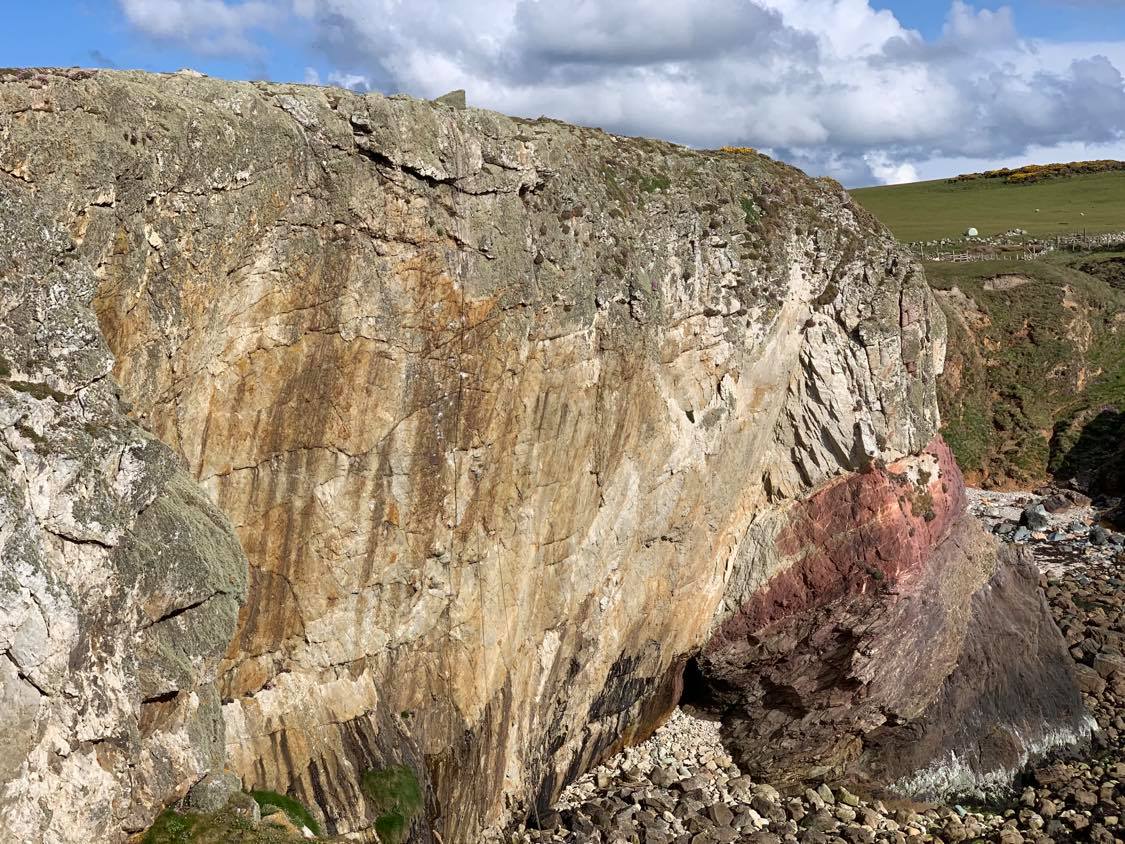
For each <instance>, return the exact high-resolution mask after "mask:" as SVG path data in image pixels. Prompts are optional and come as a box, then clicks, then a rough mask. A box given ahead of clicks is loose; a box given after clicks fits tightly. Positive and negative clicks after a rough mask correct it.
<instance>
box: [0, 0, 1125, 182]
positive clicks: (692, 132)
mask: <svg viewBox="0 0 1125 844" xmlns="http://www.w3.org/2000/svg"><path fill="white" fill-rule="evenodd" d="M0 3H2V6H0V8H2V9H3V15H4V22H5V26H4V27H3V29H2V30H0V51H2V52H0V66H29V65H83V66H105V67H120V68H139V69H144V70H153V71H171V70H176V69H178V68H181V67H193V68H195V69H198V70H201V71H203V72H205V73H208V74H211V75H214V76H222V77H226V78H231V79H272V80H277V81H296V82H320V83H323V84H338V85H345V86H347V87H352V88H355V89H357V90H376V91H384V92H388V93H391V92H400V91H401V92H405V93H409V94H413V95H416V96H425V97H432V96H436V95H439V94H441V93H443V92H444V91H446V90H449V89H452V88H456V87H464V88H466V89H467V90H468V92H469V100H470V104H471V105H479V106H481V107H487V108H495V109H498V110H501V111H506V112H508V113H514V114H521V115H528V116H536V115H539V114H548V115H551V116H556V117H560V118H563V119H567V120H571V121H574V122H578V123H583V124H587V125H596V126H601V127H603V128H605V129H607V130H611V131H619V132H622V133H626V134H644V135H653V136H659V137H664V138H668V139H671V140H675V141H679V142H682V143H687V144H692V145H696V146H717V145H721V144H728V143H729V144H736V145H749V146H756V147H759V148H761V149H764V150H767V151H769V152H771V153H773V154H774V155H776V156H778V157H780V158H783V159H786V160H789V161H792V162H794V163H796V164H797V165H799V166H802V167H804V168H805V169H807V170H810V171H811V172H814V173H818V174H820V173H825V174H830V175H834V176H836V177H837V178H840V179H841V180H842V181H844V182H845V183H846V184H849V185H852V186H855V185H860V184H872V183H877V182H888V181H903V180H913V179H918V178H939V177H943V176H946V175H950V174H953V173H956V172H963V171H965V170H970V169H979V168H981V167H988V166H999V165H1012V164H1018V163H1024V162H1026V161H1029V160H1035V161H1046V160H1048V159H1049V160H1061V159H1066V160H1070V159H1075V158H1086V157H1116V158H1125V83H1123V78H1122V73H1123V72H1125V0H1015V2H1010V3H1007V4H1003V3H994V2H975V3H974V2H968V0H948V1H947V2H898V0H597V2H595V0H51V1H50V2H40V3H28V2H24V0H0Z"/></svg>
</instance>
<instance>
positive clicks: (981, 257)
mask: <svg viewBox="0 0 1125 844" xmlns="http://www.w3.org/2000/svg"><path fill="white" fill-rule="evenodd" d="M1049 251H1051V250H1049V249H1044V250H1043V251H1041V252H952V253H940V252H939V253H936V254H927V253H926V252H925V251H923V252H922V253H921V255H922V257H923V258H925V259H926V260H927V261H945V262H947V263H951V264H969V263H972V262H973V261H1037V260H1038V259H1040V258H1042V257H1043V256H1044V255H1046V254H1047V253H1048V252H1049Z"/></svg>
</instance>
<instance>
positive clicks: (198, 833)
mask: <svg viewBox="0 0 1125 844" xmlns="http://www.w3.org/2000/svg"><path fill="white" fill-rule="evenodd" d="M293 836H294V833H293V832H292V831H291V830H284V829H279V828H277V827H272V826H270V825H269V824H264V823H259V824H258V825H257V826H255V825H254V824H253V823H251V822H250V820H249V819H248V818H244V817H238V816H237V815H234V814H231V813H230V812H227V811H222V812H215V813H214V814H205V815H200V814H194V813H186V814H181V813H179V812H177V811H175V810H174V809H166V810H164V811H163V812H161V813H160V815H158V816H157V818H156V820H155V821H153V824H152V826H150V827H149V828H148V830H147V831H146V832H145V834H144V836H143V837H142V838H141V844H292V842H294V841H296V840H298V839H296V838H294V837H293Z"/></svg>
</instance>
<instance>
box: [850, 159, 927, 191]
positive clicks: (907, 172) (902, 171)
mask: <svg viewBox="0 0 1125 844" xmlns="http://www.w3.org/2000/svg"><path fill="white" fill-rule="evenodd" d="M863 160H864V163H866V164H867V166H868V168H869V169H870V170H871V175H872V176H874V177H875V178H876V179H878V180H879V182H880V183H881V184H884V185H902V184H906V183H908V182H916V181H918V170H917V169H916V168H915V167H914V165H913V164H909V163H895V162H893V161H891V160H890V158H889V157H888V156H887V154H886V153H883V152H869V153H865V154H864V156H863Z"/></svg>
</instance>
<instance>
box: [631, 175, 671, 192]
mask: <svg viewBox="0 0 1125 844" xmlns="http://www.w3.org/2000/svg"><path fill="white" fill-rule="evenodd" d="M637 186H638V187H639V188H640V189H641V190H643V191H644V192H645V193H656V191H658V190H668V188H670V187H672V180H671V179H669V178H668V177H667V176H665V175H663V174H661V175H657V176H641V177H640V178H639V179H638V180H637Z"/></svg>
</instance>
